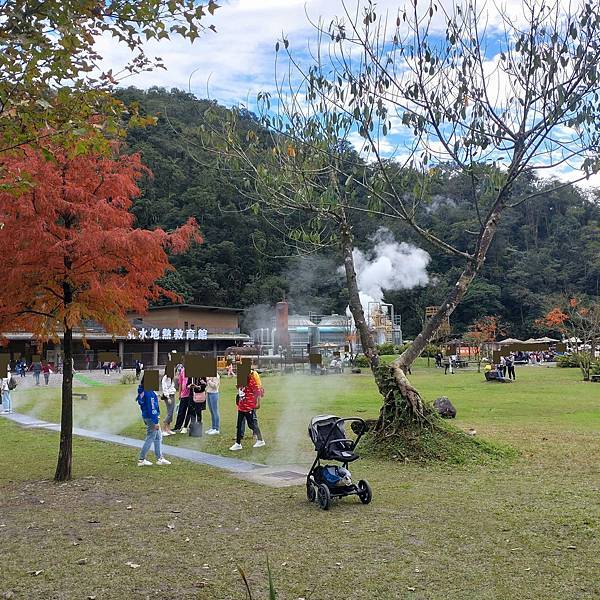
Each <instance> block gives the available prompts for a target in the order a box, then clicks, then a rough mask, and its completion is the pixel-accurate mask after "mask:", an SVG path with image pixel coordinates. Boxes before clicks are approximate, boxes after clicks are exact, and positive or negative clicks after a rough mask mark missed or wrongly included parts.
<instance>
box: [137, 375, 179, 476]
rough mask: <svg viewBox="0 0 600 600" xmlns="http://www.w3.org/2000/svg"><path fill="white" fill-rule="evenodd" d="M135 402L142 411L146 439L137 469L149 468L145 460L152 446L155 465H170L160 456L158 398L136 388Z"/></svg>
mask: <svg viewBox="0 0 600 600" xmlns="http://www.w3.org/2000/svg"><path fill="white" fill-rule="evenodd" d="M137 401H138V404H139V405H140V410H141V411H142V419H144V423H145V424H146V439H145V440H144V445H143V446H142V449H141V451H140V458H139V460H138V467H146V466H150V465H151V464H152V463H151V462H150V461H149V460H147V459H146V454H148V450H150V447H151V446H152V445H154V455H155V456H156V464H157V465H170V464H171V463H170V462H169V461H168V460H167V459H166V458H164V457H163V455H162V446H161V443H162V433H161V431H160V425H159V423H158V419H159V417H160V408H159V406H158V396H157V395H156V394H155V393H154V392H153V391H151V390H150V391H148V390H144V388H143V386H141V385H140V386H139V387H138V395H137Z"/></svg>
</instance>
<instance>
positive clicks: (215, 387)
mask: <svg viewBox="0 0 600 600" xmlns="http://www.w3.org/2000/svg"><path fill="white" fill-rule="evenodd" d="M220 382H221V376H220V375H219V374H218V373H217V376H216V377H207V378H206V400H207V404H208V410H209V411H210V418H211V421H212V423H211V425H212V427H211V428H210V429H209V430H208V431H207V432H206V435H218V434H219V433H221V417H220V415H219V384H220Z"/></svg>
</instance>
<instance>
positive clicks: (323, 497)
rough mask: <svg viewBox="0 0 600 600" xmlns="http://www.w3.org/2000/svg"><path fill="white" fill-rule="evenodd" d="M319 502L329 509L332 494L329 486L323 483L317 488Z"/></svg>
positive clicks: (325, 508)
mask: <svg viewBox="0 0 600 600" xmlns="http://www.w3.org/2000/svg"><path fill="white" fill-rule="evenodd" d="M317 502H318V503H319V506H320V507H321V508H322V509H323V510H329V507H330V506H331V494H330V492H329V488H328V487H327V486H326V485H325V484H324V483H322V484H321V485H319V487H318V489H317Z"/></svg>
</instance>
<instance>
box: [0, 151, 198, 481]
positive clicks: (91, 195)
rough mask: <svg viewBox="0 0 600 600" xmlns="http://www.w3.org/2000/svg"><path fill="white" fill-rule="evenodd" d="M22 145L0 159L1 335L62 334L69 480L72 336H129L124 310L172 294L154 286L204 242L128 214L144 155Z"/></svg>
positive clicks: (190, 225) (190, 224)
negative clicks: (141, 223)
mask: <svg viewBox="0 0 600 600" xmlns="http://www.w3.org/2000/svg"><path fill="white" fill-rule="evenodd" d="M44 150H45V149H42V150H40V149H35V148H30V147H28V146H23V147H22V148H21V149H19V150H18V151H13V152H12V153H5V154H4V155H3V156H2V158H1V159H0V168H1V174H0V217H1V221H2V233H1V235H0V254H1V255H2V257H3V259H2V269H3V273H4V282H3V285H2V293H1V294H0V331H3V332H6V331H15V330H16V331H18V330H25V331H30V332H32V333H33V334H34V336H36V337H37V338H39V339H41V340H48V339H54V340H56V341H58V339H59V335H61V336H62V338H63V340H62V350H63V383H62V410H61V434H60V450H59V455H58V464H57V468H56V474H55V479H56V480H57V481H65V480H68V479H70V478H71V465H72V429H73V402H72V385H73V370H72V343H73V332H74V331H80V332H81V333H82V334H83V335H84V336H85V322H86V321H87V320H92V321H96V322H98V323H100V324H101V325H102V326H103V327H104V328H105V329H106V330H107V331H108V332H109V333H115V334H125V333H127V331H128V329H129V327H130V325H129V322H128V320H127V318H126V312H127V311H130V310H136V311H141V312H143V311H144V310H145V309H146V308H147V306H148V302H149V301H154V300H157V299H158V298H159V297H160V296H161V295H163V294H167V295H169V296H170V297H171V298H172V299H175V298H176V296H175V295H174V294H172V293H169V292H166V291H165V290H163V289H162V288H161V287H159V286H158V285H156V284H155V282H156V280H157V279H158V278H159V277H161V276H162V275H163V274H164V273H165V271H167V270H168V269H169V268H170V265H169V260H168V256H167V252H170V253H179V252H182V251H183V250H185V249H186V248H188V247H189V245H190V243H191V242H193V241H197V242H199V241H201V238H200V234H199V232H198V228H197V225H196V222H195V221H194V220H193V219H189V220H188V221H187V222H186V224H185V225H184V226H182V227H180V228H178V229H176V230H174V231H173V232H171V233H167V232H165V231H163V230H162V229H154V230H152V231H149V230H145V229H140V228H137V227H136V225H135V223H134V217H133V215H132V214H131V212H130V208H131V203H132V198H134V197H135V196H136V195H137V194H138V193H139V189H138V187H137V181H138V180H139V179H140V178H141V177H142V175H145V174H149V172H148V169H147V168H146V167H144V166H143V165H142V163H141V161H140V157H139V155H124V154H119V152H118V147H117V146H113V152H112V155H111V156H104V155H100V154H88V153H86V154H77V153H76V152H70V151H67V150H65V149H64V148H61V147H56V146H55V147H51V148H49V149H48V152H44Z"/></svg>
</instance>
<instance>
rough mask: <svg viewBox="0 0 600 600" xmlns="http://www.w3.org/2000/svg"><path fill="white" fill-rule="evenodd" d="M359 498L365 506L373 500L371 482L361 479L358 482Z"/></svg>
mask: <svg viewBox="0 0 600 600" xmlns="http://www.w3.org/2000/svg"><path fill="white" fill-rule="evenodd" d="M358 497H359V498H360V501H361V502H362V503H363V504H369V502H371V500H372V499H373V492H372V491H371V486H370V485H369V482H368V481H366V480H364V479H361V480H360V481H359V482H358Z"/></svg>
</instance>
